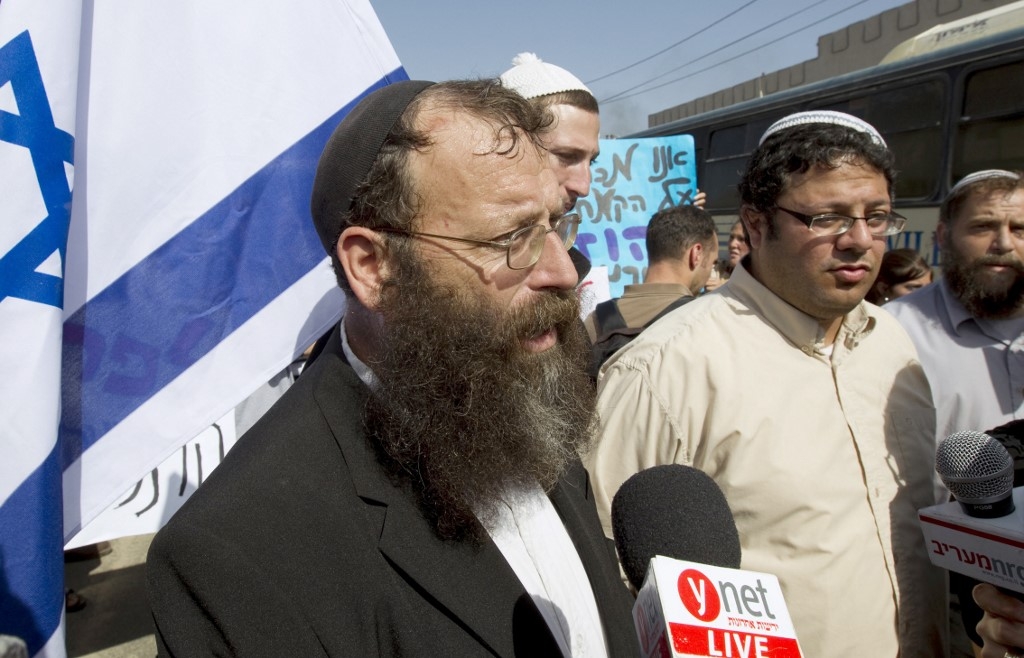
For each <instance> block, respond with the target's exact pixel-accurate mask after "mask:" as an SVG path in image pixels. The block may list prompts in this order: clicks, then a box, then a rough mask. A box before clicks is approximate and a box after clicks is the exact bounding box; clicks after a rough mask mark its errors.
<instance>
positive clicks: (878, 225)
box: [775, 206, 907, 237]
mask: <svg viewBox="0 0 1024 658" xmlns="http://www.w3.org/2000/svg"><path fill="white" fill-rule="evenodd" d="M775 207H776V208H777V209H779V210H781V211H782V212H784V213H786V214H788V215H792V216H793V217H796V218H797V219H799V220H800V221H801V222H803V223H804V224H807V228H809V229H811V230H812V231H814V232H815V233H817V234H818V235H841V234H843V233H846V232H847V231H849V230H850V229H851V228H853V223H854V222H856V221H857V220H858V219H863V220H864V223H865V224H867V226H868V232H869V233H871V235H874V236H876V237H881V236H885V235H896V234H897V233H899V232H900V231H902V230H903V227H904V226H906V225H907V218H906V217H904V216H903V215H900V214H898V213H895V212H892V211H891V210H890V211H888V212H877V213H873V214H871V215H868V216H867V217H850V216H849V215H840V214H839V213H833V212H829V213H823V214H821V215H805V214H804V213H802V212H796V211H795V210H790V209H789V208H783V207H782V206H775Z"/></svg>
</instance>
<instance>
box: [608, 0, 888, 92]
mask: <svg viewBox="0 0 1024 658" xmlns="http://www.w3.org/2000/svg"><path fill="white" fill-rule="evenodd" d="M821 1H825V0H821ZM868 1H869V0H859V2H854V3H853V4H851V5H849V6H847V7H844V8H843V9H840V10H839V11H836V12H833V13H831V14H829V15H828V16H825V17H824V18H821V19H819V20H816V21H814V22H812V23H808V24H807V25H804V26H803V27H799V28H797V29H795V30H793V31H792V32H787V33H786V34H784V35H782V36H780V37H774V38H773V39H772V40H773V41H778V40H779V39H785V38H788V37H791V36H793V35H794V34H797V33H799V32H803V31H804V30H806V29H808V28H811V27H814V26H815V25H818V24H819V23H824V22H825V21H827V20H829V19H830V18H834V17H836V16H838V15H839V14H842V13H844V12H847V11H849V10H851V9H853V8H854V7H857V6H858V5H862V4H864V3H866V2H868ZM817 4H820V3H817ZM812 6H814V5H812ZM798 13H799V12H798ZM791 16H792V15H791ZM791 16H790V17H791ZM787 18H789V17H787ZM782 20H786V19H780V20H779V21H775V22H774V23H772V24H771V25H768V26H766V27H773V26H775V25H777V24H778V23H780V22H781V21H782ZM763 29H764V28H760V29H759V30H758V31H759V32H760V31H761V30H763ZM752 34H753V33H752ZM752 34H748V35H747V37H749V36H752ZM745 38H746V37H743V39H745ZM743 39H738V40H737V41H734V42H732V43H730V44H728V45H729V46H731V45H734V44H735V43H737V42H738V41H742V40H743ZM765 45H767V44H761V45H759V46H755V47H754V48H751V49H750V50H745V51H743V52H742V53H739V54H738V55H734V56H732V57H729V58H728V59H723V60H722V61H720V62H716V63H714V64H711V65H710V66H706V67H704V68H702V69H698V70H696V71H692V72H690V73H687V74H686V75H684V76H681V77H678V78H673V79H672V80H668V81H667V82H663V83H661V84H660V85H655V86H653V87H648V88H647V89H641V90H640V91H638V92H636V93H634V94H630V93H628V92H630V91H633V90H634V89H637V88H639V87H643V86H644V85H647V84H650V83H651V82H653V81H654V80H657V79H658V78H661V77H664V76H665V75H667V74H668V73H671V71H668V72H666V73H662V74H659V75H657V76H655V77H654V78H651V79H648V80H647V81H645V82H641V83H640V84H638V85H634V86H633V87H630V88H629V89H625V90H623V91H621V92H619V93H617V94H614V95H612V96H609V97H608V98H605V99H602V100H600V101H599V102H601V103H614V102H615V101H621V100H625V99H627V98H633V97H634V96H639V95H641V94H646V93H647V92H649V91H654V90H655V89H661V88H662V87H666V86H668V85H670V84H674V83H676V82H680V81H682V80H686V79H687V78H692V77H693V76H695V75H697V74H699V73H704V72H705V71H710V70H711V69H713V68H716V67H719V66H721V65H723V64H728V63H729V62H732V61H734V60H737V59H739V58H740V57H744V56H746V55H749V54H750V53H752V52H755V51H757V50H759V49H761V48H763V47H764V46H765ZM727 47H728V46H722V47H721V48H717V49H715V50H713V51H711V52H710V53H707V54H705V55H701V56H700V57H697V58H696V59H693V60H690V61H689V62H686V63H685V64H681V65H679V66H677V67H675V68H674V69H672V70H673V71H678V70H679V69H681V68H683V67H685V66H689V65H690V64H693V63H695V62H698V61H700V60H702V59H704V58H705V57H709V56H711V55H715V54H717V53H719V52H721V51H722V50H724V49H725V48H727Z"/></svg>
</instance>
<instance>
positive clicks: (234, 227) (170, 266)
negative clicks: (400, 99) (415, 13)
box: [60, 67, 408, 468]
mask: <svg viewBox="0 0 1024 658" xmlns="http://www.w3.org/2000/svg"><path fill="white" fill-rule="evenodd" d="M407 78H408V75H407V74H406V73H405V70H404V69H402V68H401V67H399V68H398V69H395V70H394V71H392V72H391V73H389V74H388V75H386V76H384V77H383V78H382V79H380V80H378V81H377V82H376V83H374V84H373V85H372V86H371V87H370V88H369V89H367V90H366V91H365V92H363V94H362V95H361V96H359V97H358V98H356V99H354V100H353V101H352V102H351V103H349V104H348V105H346V106H345V107H344V108H342V109H341V110H340V111H338V112H337V113H336V114H335V115H334V116H332V117H331V118H329V119H328V120H327V121H325V122H324V123H322V124H321V125H320V126H319V127H317V128H316V129H315V130H313V131H312V132H310V133H309V134H308V135H306V136H305V137H304V138H302V139H301V140H300V141H299V142H298V143H296V144H295V145H294V146H292V147H291V148H290V149H288V150H287V151H285V152H284V153H282V154H281V155H280V156H278V157H277V158H276V159H274V160H273V161H272V162H270V163H269V164H268V165H267V166H266V167H264V168H263V169H262V170H260V171H259V172H257V173H256V174H254V175H253V176H252V177H251V178H250V179H249V180H247V181H245V183H243V184H242V185H241V186H239V187H238V189H236V190H234V191H233V192H232V193H231V194H229V195H228V196H227V197H226V198H224V200H222V201H221V202H219V203H218V204H217V205H215V206H214V207H213V208H211V209H210V210H209V211H207V212H206V213H205V214H204V215H202V216H201V217H199V218H198V219H196V220H195V221H194V222H193V223H192V224H191V225H189V226H188V227H187V228H185V229H184V230H182V231H181V232H180V233H178V234H177V235H175V236H174V237H173V238H171V239H170V240H169V241H168V242H167V243H166V244H164V245H162V246H161V247H160V248H158V249H157V250H155V251H154V252H153V253H152V254H150V255H149V256H148V257H147V258H146V259H145V260H143V261H142V262H140V263H139V264H138V265H136V266H135V267H134V268H132V269H131V270H130V271H128V272H126V273H125V274H124V275H123V276H121V277H120V278H119V279H118V280H117V281H115V282H114V283H112V284H111V285H110V286H109V287H107V288H106V289H105V290H103V291H102V292H100V293H99V294H97V295H96V296H94V297H92V298H91V299H90V300H89V301H88V302H87V303H86V304H85V306H83V307H82V308H81V309H79V310H78V311H77V312H75V313H74V315H72V316H71V317H69V318H68V319H67V320H66V321H65V322H64V349H63V385H62V391H61V393H62V405H61V406H62V417H61V427H60V438H61V443H62V462H63V464H64V466H65V468H66V467H67V465H69V464H71V463H72V462H73V461H74V460H75V459H77V458H78V457H79V456H80V455H81V454H82V452H83V451H85V450H88V449H89V447H90V446H92V445H93V444H94V443H96V441H98V440H99V439H100V438H101V437H102V436H103V435H104V434H106V433H107V432H108V431H109V430H110V429H111V428H112V427H114V426H115V425H117V423H119V422H120V421H122V420H123V419H124V418H125V417H126V416H128V414H130V413H131V412H132V411H134V410H135V409H137V408H138V407H139V406H140V405H141V404H142V403H144V402H145V401H146V400H148V399H149V398H150V397H152V396H153V395H154V394H155V393H157V392H158V391H159V390H160V389H162V388H163V387H164V386H166V385H167V384H168V383H169V382H170V381H172V380H173V379H174V378H175V377H177V376H178V375H180V374H181V373H182V372H184V371H185V370H186V369H187V368H189V367H190V366H192V365H193V364H194V363H195V362H196V361H198V360H199V359H200V358H202V357H203V356H205V355H206V354H207V353H209V352H210V351H211V350H212V349H213V348H214V347H216V345H217V344H218V343H220V342H221V341H222V340H224V339H225V338H226V337H227V336H229V335H230V334H231V333H232V332H233V331H235V330H236V329H238V328H239V327H240V326H241V325H242V324H243V323H245V322H246V321H247V320H249V319H250V318H251V317H252V316H253V315H255V314H256V313H257V312H258V311H259V310H260V309H262V308H263V307H264V306H266V305H267V304H268V303H269V302H271V301H272V300H273V299H274V298H275V297H277V296H278V295H280V294H281V293H282V292H284V291H285V290H286V289H287V288H288V287H289V286H291V285H292V284H294V283H295V282H296V281H298V280H299V279H300V278H301V277H302V276H304V275H305V274H307V273H308V272H309V271H310V270H312V269H313V267H314V266H316V264H317V263H319V262H320V261H321V260H323V258H324V251H323V247H322V246H321V244H320V241H319V239H318V238H317V235H316V231H315V230H314V228H313V223H312V219H311V218H310V214H309V199H310V195H311V193H312V189H313V176H314V172H315V169H316V163H317V160H318V159H319V157H320V153H321V151H322V150H323V147H324V145H325V144H326V143H327V139H328V137H330V134H331V132H332V131H333V130H334V127H335V126H336V125H337V124H338V122H339V121H341V119H342V118H344V117H345V115H346V114H348V112H349V111H350V110H351V109H352V108H353V107H354V106H355V104H356V103H357V102H358V101H359V100H360V99H361V98H362V97H363V96H365V95H366V94H368V93H370V92H371V91H373V90H375V89H377V88H379V87H383V86H385V85H387V84H390V83H392V82H397V81H399V80H405V79H407ZM253 138H254V139H258V135H254V136H253ZM94 257H95V256H94ZM239 357H240V358H244V355H239Z"/></svg>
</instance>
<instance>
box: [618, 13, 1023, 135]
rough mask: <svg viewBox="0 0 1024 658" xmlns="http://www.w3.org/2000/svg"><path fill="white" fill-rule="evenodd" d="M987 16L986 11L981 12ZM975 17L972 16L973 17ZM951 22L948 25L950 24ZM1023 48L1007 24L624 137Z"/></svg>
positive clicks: (681, 129)
mask: <svg viewBox="0 0 1024 658" xmlns="http://www.w3.org/2000/svg"><path fill="white" fill-rule="evenodd" d="M1007 7H1009V8H1013V7H1016V8H1017V9H1022V8H1024V0H1020V1H1019V2H1015V3H1013V4H1012V5H1006V6H1005V7H1004V9H1005V8H1007ZM985 13H990V12H985ZM977 16H978V14H976V15H975V18H977ZM952 24H953V23H950V25H952ZM1022 47H1024V24H1020V25H1018V24H1016V23H1014V24H1013V25H1009V26H1006V27H1001V28H1000V29H998V30H991V31H989V32H987V33H985V34H976V35H975V36H974V37H973V38H972V39H970V40H962V39H961V40H959V41H956V42H951V43H949V44H947V45H946V46H944V47H942V48H938V49H935V51H934V52H925V53H920V54H917V55H907V56H906V57H905V58H904V59H899V60H896V61H890V62H883V63H881V64H878V65H877V66H872V67H869V68H866V69H859V70H857V71H851V72H849V73H844V74H842V75H839V76H836V77H833V78H826V79H824V80H818V81H816V82H811V83H808V84H804V85H800V86H798V87H791V88H789V89H786V90H783V91H777V92H774V93H771V94H767V95H765V96H762V97H760V98H752V99H749V100H745V101H741V102H739V103H734V104H732V105H727V106H725V107H720V108H716V109H714V110H709V111H707V112H701V113H700V114H694V115H693V116H688V117H684V118H682V119H676V120H675V121H669V122H667V123H662V124H659V125H657V126H653V127H650V128H646V129H644V130H640V131H637V132H635V133H633V134H630V135H626V137H630V138H636V137H652V136H657V135H675V134H680V133H685V132H687V131H688V130H689V129H691V128H692V127H696V126H703V125H709V124H718V123H721V122H723V121H729V120H731V119H733V118H734V117H743V116H748V115H750V114H751V113H753V112H763V111H766V110H770V109H771V108H773V107H789V106H791V105H792V104H793V103H794V102H796V103H802V102H805V100H809V99H813V98H816V97H818V96H820V95H822V94H826V93H828V92H830V91H832V90H834V89H839V88H844V87H846V86H848V85H855V84H863V83H865V82H867V81H868V80H872V81H874V80H881V79H883V78H884V79H889V78H890V76H900V75H909V74H919V73H922V72H924V71H927V70H931V69H933V68H937V67H941V66H943V65H946V64H947V63H948V62H950V61H952V60H956V59H958V58H962V59H969V58H970V57H971V56H972V55H974V54H980V53H981V52H983V51H985V52H988V51H994V50H1011V49H1012V50H1016V49H1019V48H1022Z"/></svg>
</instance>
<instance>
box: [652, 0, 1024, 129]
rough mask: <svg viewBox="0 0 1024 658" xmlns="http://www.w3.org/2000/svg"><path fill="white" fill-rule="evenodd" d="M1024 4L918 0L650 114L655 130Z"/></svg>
mask: <svg viewBox="0 0 1024 658" xmlns="http://www.w3.org/2000/svg"><path fill="white" fill-rule="evenodd" d="M1010 4H1024V3H1022V2H1020V1H1019V0H1018V1H1017V2H1014V0H914V1H913V2H908V3H906V4H904V5H900V6H899V7H896V8H894V9H890V10H889V11H886V12H883V13H881V14H878V15H876V16H872V17H871V18H868V19H865V20H863V21H858V22H856V23H853V24H852V25H848V26H846V27H845V28H843V29H841V30H836V31H835V32H832V33H831V34H826V35H824V36H822V37H819V38H818V56H817V57H816V58H814V59H809V60H807V61H804V62H800V63H799V64H794V65H793V66H790V67H788V68H785V69H782V70H779V71H774V72H771V73H763V74H761V75H760V76H759V77H757V78H754V79H752V80H747V81H746V82H741V83H740V84H737V85H734V86H732V87H729V88H727V89H722V90H721V91H717V92H715V93H713V94H708V95H707V96H702V97H700V98H696V99H694V100H691V101H688V102H686V103H682V104H681V105H676V106H674V107H670V108H668V109H665V110H662V111H661V112H655V113H654V114H651V115H648V117H647V125H648V127H650V128H653V127H655V126H660V125H662V124H665V123H669V122H671V121H676V120H678V119H684V118H686V117H690V116H694V115H697V114H701V113H703V112H707V111H709V110H714V109H717V108H721V107H726V106H729V105H732V104H734V103H739V102H742V101H747V100H751V99H754V98H760V97H762V96H765V95H766V94H771V93H774V92H777V91H783V90H786V89H791V88H793V87H799V86H800V85H804V84H807V83H810V82H817V81H819V80H825V79H828V78H831V77H834V76H837V75H841V74H843V73H849V72H851V71H856V70H858V69H862V68H866V67H869V66H874V65H875V64H878V63H879V62H880V61H882V59H883V58H884V57H885V56H886V55H887V54H888V53H889V52H890V51H892V50H893V49H894V48H896V47H897V46H900V44H902V43H904V42H906V41H907V40H909V39H912V38H913V37H915V36H916V35H919V34H921V33H923V32H925V31H927V30H929V29H931V28H934V27H936V26H938V25H942V24H949V23H952V22H954V21H959V20H960V19H966V18H968V17H971V16H974V15H976V14H979V13H981V12H986V11H990V10H994V9H998V8H999V7H1003V6H1004V5H1010ZM971 29H972V27H971V21H965V22H964V23H962V24H960V25H959V26H958V27H957V28H956V29H955V30H954V31H953V33H952V34H948V33H947V34H939V35H937V37H936V38H939V39H941V38H954V39H955V38H956V36H957V33H958V32H970V31H971Z"/></svg>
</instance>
